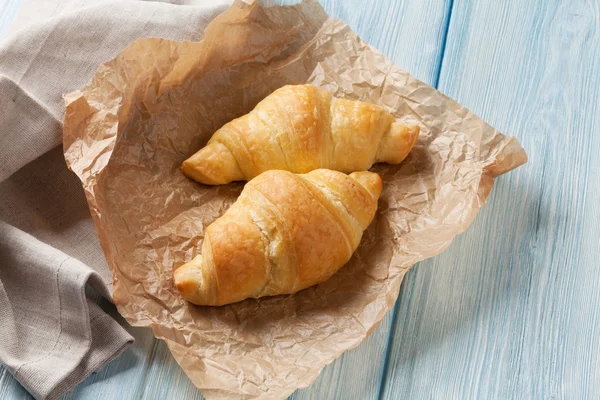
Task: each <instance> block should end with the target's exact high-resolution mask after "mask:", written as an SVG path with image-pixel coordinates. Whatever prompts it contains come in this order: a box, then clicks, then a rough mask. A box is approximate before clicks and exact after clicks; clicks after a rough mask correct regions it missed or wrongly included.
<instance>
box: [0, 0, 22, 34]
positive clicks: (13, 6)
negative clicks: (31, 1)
mask: <svg viewBox="0 0 600 400" xmlns="http://www.w3.org/2000/svg"><path fill="white" fill-rule="evenodd" d="M20 7H21V0H0V39H1V38H2V36H3V35H4V34H5V32H6V30H7V29H8V26H9V25H10V23H11V21H12V20H13V18H14V17H15V15H17V11H19V8H20Z"/></svg>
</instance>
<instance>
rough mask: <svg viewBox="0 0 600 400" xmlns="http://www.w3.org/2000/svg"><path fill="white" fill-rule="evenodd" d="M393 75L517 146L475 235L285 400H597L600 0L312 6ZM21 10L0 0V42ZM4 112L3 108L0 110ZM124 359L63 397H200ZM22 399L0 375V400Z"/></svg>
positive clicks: (143, 362) (424, 268)
mask: <svg viewBox="0 0 600 400" xmlns="http://www.w3.org/2000/svg"><path fill="white" fill-rule="evenodd" d="M321 3H322V4H323V6H324V7H325V9H326V10H327V12H328V13H329V14H330V15H332V16H334V17H337V18H341V19H343V20H345V21H346V22H347V23H348V24H349V25H350V26H351V27H352V28H353V29H354V30H355V31H357V32H358V34H359V35H360V36H361V37H362V38H363V39H365V40H366V41H367V42H369V43H371V44H372V45H374V46H375V47H376V48H378V49H379V50H381V51H383V52H384V53H385V54H387V55H388V56H389V57H390V58H391V59H392V60H394V61H395V62H396V63H397V64H398V65H399V66H400V67H402V68H403V69H405V70H407V71H409V72H410V73H412V74H413V75H414V76H416V77H417V78H419V79H420V80H423V81H425V82H427V83H429V84H430V85H432V86H435V87H437V88H438V89H439V90H441V91H442V92H444V93H445V94H447V95H448V96H450V97H452V98H454V99H456V100H457V101H459V102H460V103H462V104H463V105H465V106H466V107H467V108H469V109H470V110H472V111H473V112H474V113H476V114H478V115H479V116H481V117H482V118H483V119H484V120H486V121H487V122H489V123H490V124H491V125H493V126H494V127H496V128H497V129H498V130H500V131H502V132H504V133H506V134H509V135H514V136H517V138H518V139H519V141H520V142H521V144H522V145H523V147H524V148H525V149H526V150H527V152H528V155H529V163H528V164H526V165H525V166H523V167H521V168H519V169H518V170H516V171H514V172H512V173H510V174H508V175H505V176H503V177H501V178H499V179H498V180H497V182H496V185H495V187H494V190H493V191H492V195H491V196H490V198H489V200H488V203H487V205H486V206H485V207H484V208H483V209H482V211H481V212H480V213H479V216H478V217H477V219H476V221H475V223H474V224H473V225H472V226H471V228H470V229H469V230H468V231H467V232H466V233H465V234H463V235H461V236H460V237H458V239H456V240H455V241H454V242H453V244H452V245H451V246H450V248H449V249H448V250H446V251H445V252H444V253H443V254H442V255H440V256H438V257H435V258H434V259H430V260H427V261H425V262H421V263H419V264H418V265H416V266H415V267H414V268H413V269H412V270H411V271H410V273H408V274H407V276H406V278H405V279H404V282H403V284H402V289H401V292H400V297H399V299H398V302H397V304H396V307H395V309H394V311H393V312H391V313H389V314H388V316H387V317H386V318H385V319H384V321H383V322H382V323H381V325H380V326H379V327H378V328H377V330H376V331H375V332H373V334H372V335H371V336H370V337H369V338H368V339H367V340H366V341H365V342H364V343H363V344H362V345H360V346H359V347H358V348H356V349H354V350H351V351H349V352H347V353H345V354H344V355H343V356H342V357H341V358H340V359H338V360H337V361H335V362H334V363H333V364H331V365H330V366H328V367H326V368H325V370H324V371H323V373H322V374H321V375H320V376H319V378H318V379H317V380H316V381H315V382H314V384H312V385H311V386H310V387H309V388H307V389H303V390H298V391H297V392H296V393H294V395H293V396H292V397H291V398H293V399H298V400H299V399H379V398H383V399H400V398H402V399H404V398H410V399H441V398H443V399H463V398H472V399H507V398H510V399H598V398H600V254H599V253H600V172H599V171H600V157H599V156H598V154H600V0H520V1H497V0H393V1H390V0H376V1H375V0H371V1H366V0H345V1H340V0H321ZM19 5H20V0H0V35H2V33H3V32H4V31H5V29H6V27H7V26H8V23H9V22H10V20H11V19H12V17H13V16H14V15H15V13H16V11H17V10H18V8H19ZM0 112H1V110H0ZM129 330H130V332H131V333H132V334H133V336H135V338H136V344H135V346H134V347H133V348H132V349H130V350H128V351H127V352H126V353H124V354H123V355H122V356H121V357H120V358H118V359H117V360H115V361H114V362H112V363H111V364H110V365H108V366H107V367H106V368H104V369H103V370H101V371H99V372H98V373H96V374H94V375H92V376H90V377H89V378H88V379H87V380H85V381H84V382H83V383H81V384H80V385H79V386H78V387H77V388H76V389H75V390H74V391H73V392H71V393H69V394H68V395H67V396H66V397H65V398H66V399H75V398H77V399H80V398H81V399H134V398H135V399H138V398H144V399H183V398H185V399H201V398H202V396H201V395H200V393H199V392H198V391H197V390H196V389H195V388H194V386H193V385H192V384H191V382H190V381H189V380H188V378H187V377H186V376H185V375H184V373H183V372H182V371H181V369H180V368H179V367H178V365H177V364H176V363H175V361H174V360H173V358H172V357H171V355H170V353H169V351H168V350H167V347H166V346H165V345H164V343H162V342H161V341H157V340H156V339H154V338H153V336H152V334H151V333H150V331H148V330H145V329H137V328H129ZM28 398H29V395H28V394H27V392H26V391H25V390H24V389H23V388H21V386H20V385H19V384H18V383H17V382H16V381H15V380H14V379H13V378H12V377H11V376H10V374H8V373H7V372H6V371H5V370H3V369H0V399H28Z"/></svg>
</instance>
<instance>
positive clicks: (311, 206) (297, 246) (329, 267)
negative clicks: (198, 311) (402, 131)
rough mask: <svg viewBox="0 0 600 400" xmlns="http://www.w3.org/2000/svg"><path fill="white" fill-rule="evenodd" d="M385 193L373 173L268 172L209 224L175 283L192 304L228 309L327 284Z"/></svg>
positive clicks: (323, 170)
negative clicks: (226, 306)
mask: <svg viewBox="0 0 600 400" xmlns="http://www.w3.org/2000/svg"><path fill="white" fill-rule="evenodd" d="M381 190H382V183H381V179H380V178H379V175H377V174H375V173H372V172H355V173H352V174H350V175H346V174H343V173H340V172H336V171H331V170H326V169H318V170H314V171H312V172H309V173H307V174H303V175H296V174H293V173H291V172H288V171H282V170H271V171H268V172H265V173H263V174H261V175H259V176H258V177H256V178H255V179H253V180H251V181H250V182H248V183H247V184H246V186H245V187H244V190H243V191H242V193H241V194H240V196H239V198H238V200H237V201H236V202H235V203H234V204H233V205H232V206H231V207H230V208H229V209H228V210H227V212H226V213H225V214H224V215H223V216H221V217H220V218H219V219H217V220H216V221H215V222H213V223H212V224H211V225H210V226H208V228H207V229H206V234H205V237H204V242H203V244H202V253H201V255H200V256H197V257H196V258H194V259H193V260H192V261H190V262H189V263H187V264H184V265H183V266H181V267H180V268H178V269H177V270H175V272H174V280H175V285H176V287H177V289H178V290H179V291H180V293H181V294H182V296H183V297H184V298H185V299H186V300H188V301H190V302H192V303H195V304H198V305H223V304H228V303H233V302H237V301H240V300H243V299H246V298H249V297H252V298H258V297H262V296H272V295H278V294H287V293H295V292H297V291H299V290H302V289H304V288H307V287H309V286H311V285H315V284H317V283H320V282H323V281H324V280H326V279H328V278H329V277H330V276H331V275H333V274H334V273H335V272H336V271H337V270H338V269H339V268H340V267H342V266H343V265H344V264H345V263H346V262H348V260H349V259H350V257H351V256H352V253H353V252H354V251H355V250H356V248H357V247H358V245H359V243H360V240H361V237H362V234H363V231H364V230H365V229H366V228H367V226H368V225H369V224H370V223H371V221H372V219H373V217H374V215H375V211H376V209H377V200H378V198H379V196H380V194H381Z"/></svg>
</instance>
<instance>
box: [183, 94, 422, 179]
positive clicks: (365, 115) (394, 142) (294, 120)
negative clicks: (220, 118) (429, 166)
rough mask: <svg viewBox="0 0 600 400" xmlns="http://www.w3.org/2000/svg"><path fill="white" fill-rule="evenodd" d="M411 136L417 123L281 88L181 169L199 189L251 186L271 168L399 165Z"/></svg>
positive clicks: (364, 105)
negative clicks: (234, 184)
mask: <svg viewBox="0 0 600 400" xmlns="http://www.w3.org/2000/svg"><path fill="white" fill-rule="evenodd" d="M418 135H419V127H418V126H417V125H407V124H404V123H401V122H397V121H395V120H394V117H393V116H392V114H390V113H389V112H387V111H386V110H385V109H383V108H382V107H379V106H376V105H374V104H368V103H363V102H360V101H351V100H344V99H338V98H335V97H333V96H332V94H331V93H329V92H327V91H325V90H321V89H318V88H316V87H314V86H311V85H297V86H284V87H282V88H280V89H278V90H276V91H275V92H273V93H272V94H271V95H269V96H267V97H266V98H265V99H264V100H262V101H261V102H260V103H258V105H257V106H256V107H255V108H254V110H252V111H251V112H250V113H249V114H246V115H244V116H242V117H240V118H237V119H234V120H233V121H231V122H229V123H227V124H225V125H224V126H223V127H222V128H221V129H219V130H218V131H216V132H215V134H214V135H213V136H212V138H211V139H210V140H209V142H208V143H207V145H206V146H205V147H204V148H202V149H201V150H199V151H198V152H197V153H196V154H194V155H193V156H191V157H190V158H188V159H187V160H185V161H184V163H183V165H182V171H183V173H184V174H185V175H186V176H187V177H189V178H191V179H193V180H195V181H197V182H200V183H204V184H206V185H221V184H225V183H229V182H232V181H239V180H250V179H252V178H254V177H255V176H258V175H259V174H261V173H263V172H265V171H268V170H270V169H282V170H286V171H291V172H294V173H299V174H302V173H306V172H309V171H312V170H314V169H318V168H328V169H332V170H336V171H341V172H344V173H350V172H353V171H365V170H368V169H369V168H371V166H372V165H373V163H377V162H386V163H389V164H398V163H400V162H401V161H402V160H403V159H404V158H405V157H406V156H407V155H408V153H409V152H410V150H411V149H412V147H413V146H414V144H415V142H416V140H417V136H418Z"/></svg>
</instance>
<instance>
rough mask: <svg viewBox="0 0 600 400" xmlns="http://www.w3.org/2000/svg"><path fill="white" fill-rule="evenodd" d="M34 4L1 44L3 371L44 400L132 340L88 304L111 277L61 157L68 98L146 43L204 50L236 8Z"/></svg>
mask: <svg viewBox="0 0 600 400" xmlns="http://www.w3.org/2000/svg"><path fill="white" fill-rule="evenodd" d="M182 3H183V2H178V4H168V3H160V2H142V1H118V2H116V1H115V2H104V1H90V0H87V1H84V2H82V1H80V0H78V1H71V2H69V1H64V0H63V1H61V0H55V2H48V1H25V3H24V5H23V7H22V10H23V11H22V12H21V13H20V14H19V15H18V16H17V17H16V19H15V23H14V24H13V25H12V26H11V30H10V32H9V34H8V36H7V37H6V39H4V40H3V41H1V42H0V337H2V340H0V362H2V364H4V366H5V367H6V368H7V369H8V370H9V371H10V372H11V373H12V374H13V375H14V377H15V378H16V379H17V380H19V382H21V384H23V386H24V387H25V388H26V389H27V390H28V391H29V392H30V393H31V394H32V395H33V396H34V397H35V398H38V399H46V398H49V399H53V398H57V397H59V396H60V395H61V394H63V393H65V392H67V391H69V390H71V389H72V388H73V387H74V386H75V385H76V384H77V383H78V382H80V381H81V380H83V379H84V378H85V377H86V376H87V375H88V374H90V373H91V372H93V371H95V370H97V369H99V368H101V367H102V366H104V365H105V364H106V363H108V362H109V361H110V360H112V359H113V358H114V357H116V356H117V355H118V354H120V352H121V351H123V349H125V348H126V347H127V346H128V345H130V344H131V343H132V341H133V339H132V337H131V336H130V335H129V334H128V333H127V331H126V330H125V329H124V328H123V327H122V326H120V325H119V324H118V323H117V322H116V321H115V320H113V319H112V318H111V317H110V316H109V315H108V314H106V313H104V311H103V310H102V309H101V308H100V307H99V306H98V305H97V304H96V303H95V302H94V301H92V300H91V299H90V298H91V297H90V296H89V295H86V292H89V290H88V291H86V286H91V287H93V289H94V290H95V291H96V292H98V293H99V294H100V295H103V296H105V297H107V298H110V293H111V290H112V282H111V276H110V273H109V271H108V268H107V266H106V262H105V260H104V255H103V254H102V250H101V249H100V245H99V243H98V239H97V237H96V233H95V230H94V224H93V222H92V220H91V217H90V214H89V211H88V208H87V203H86V201H85V196H84V194H83V190H82V188H81V185H80V183H79V181H78V179H77V178H76V177H75V176H74V174H72V173H71V172H69V171H68V170H67V169H66V166H65V162H64V159H63V155H62V148H61V146H60V144H61V142H62V119H63V112H64V106H63V100H62V94H64V93H68V92H71V91H73V90H75V89H79V88H81V87H83V86H84V85H85V84H86V83H87V82H89V80H90V79H91V77H92V76H93V74H94V72H95V71H96V70H97V68H98V67H99V65H100V64H101V63H103V62H105V61H107V60H109V59H111V58H112V57H114V56H115V55H116V54H117V53H118V52H119V51H120V50H122V49H123V48H124V47H126V46H127V44H129V43H130V42H132V41H134V40H135V39H137V38H138V37H163V38H166V39H174V40H200V39H201V38H202V33H203V31H204V29H205V28H206V26H207V24H208V23H209V22H210V21H211V20H212V19H213V18H214V17H215V16H217V15H218V14H219V13H220V12H222V11H223V10H224V9H225V8H226V6H227V5H228V4H229V0H196V1H191V2H190V1H188V2H185V4H182Z"/></svg>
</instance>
